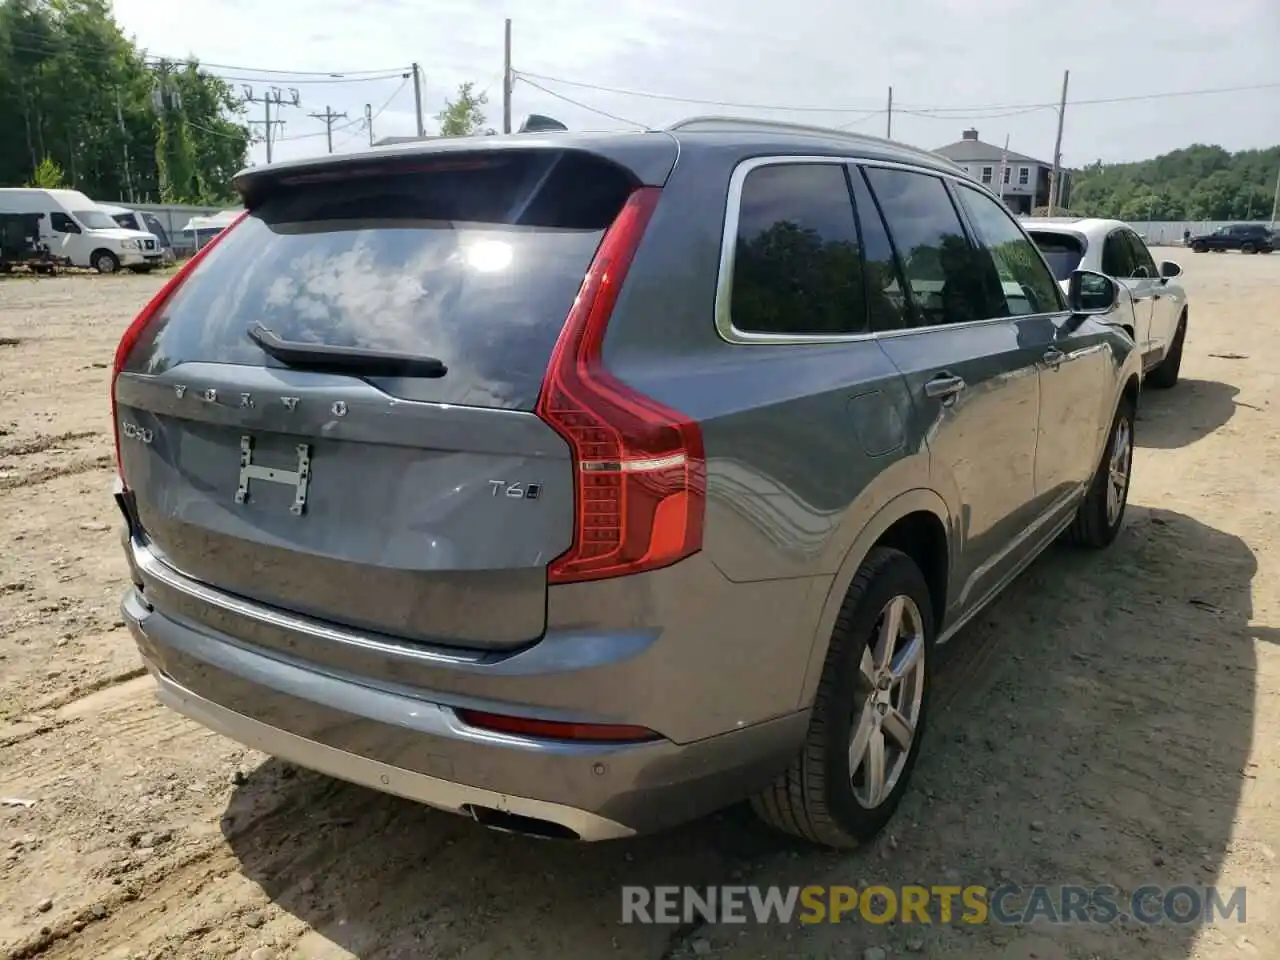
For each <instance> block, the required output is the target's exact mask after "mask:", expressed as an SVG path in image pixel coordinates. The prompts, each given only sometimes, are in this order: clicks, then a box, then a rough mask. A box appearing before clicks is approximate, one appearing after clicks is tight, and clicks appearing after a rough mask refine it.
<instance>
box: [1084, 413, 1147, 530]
mask: <svg viewBox="0 0 1280 960" xmlns="http://www.w3.org/2000/svg"><path fill="white" fill-rule="evenodd" d="M1133 420H1134V405H1133V401H1132V400H1130V399H1129V398H1128V397H1123V398H1121V400H1120V406H1119V407H1118V408H1117V409H1116V415H1115V417H1114V418H1113V419H1112V421H1111V435H1110V436H1109V437H1107V446H1106V448H1105V450H1104V451H1103V454H1102V462H1101V463H1099V464H1098V469H1097V470H1096V471H1095V472H1094V475H1093V480H1092V481H1090V483H1089V491H1088V493H1086V494H1085V498H1084V499H1083V500H1081V501H1080V506H1079V507H1077V508H1076V517H1075V520H1073V521H1072V523H1071V526H1070V528H1069V531H1070V539H1071V542H1072V543H1074V544H1076V545H1077V546H1081V547H1090V548H1092V549H1095V550H1101V549H1102V548H1103V547H1109V546H1110V545H1111V543H1112V541H1114V540H1115V538H1116V534H1118V533H1119V532H1120V525H1121V524H1122V523H1123V522H1124V511H1125V506H1126V505H1127V504H1128V502H1129V478H1130V476H1131V475H1132V473H1133ZM1121 478H1123V480H1122V479H1121ZM1113 494H1114V499H1113V498H1112V497H1113Z"/></svg>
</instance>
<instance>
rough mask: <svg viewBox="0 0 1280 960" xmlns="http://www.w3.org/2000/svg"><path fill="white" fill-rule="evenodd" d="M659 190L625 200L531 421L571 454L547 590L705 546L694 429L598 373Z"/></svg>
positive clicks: (702, 482) (702, 477)
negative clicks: (570, 524)
mask: <svg viewBox="0 0 1280 960" xmlns="http://www.w3.org/2000/svg"><path fill="white" fill-rule="evenodd" d="M660 196H661V191H660V190H659V189H657V188H654V187H644V188H641V189H639V190H636V191H635V192H634V193H632V194H631V196H630V198H629V199H628V200H627V202H626V204H625V205H624V206H623V208H622V211H621V212H620V213H619V214H618V217H617V219H616V220H615V221H614V223H613V225H612V226H611V227H610V228H609V230H608V231H607V232H606V233H605V236H604V239H603V240H602V241H601V243H600V248H599V249H598V250H597V251H596V255H595V257H594V258H593V260H592V262H591V266H590V267H589V268H588V270H587V274H586V277H585V278H584V279H583V281H582V287H581V289H580V290H579V291H578V296H577V299H576V300H575V301H574V304H573V308H572V309H571V310H570V311H569V316H568V318H567V320H566V321H565V325H564V329H563V330H562V331H561V333H560V338H559V340H558V341H557V343H556V347H555V350H554V352H553V353H552V355H551V363H550V366H549V367H548V369H547V376H546V380H545V381H544V383H543V385H542V392H541V394H540V396H539V397H538V406H537V413H538V416H539V417H541V418H542V419H543V420H544V421H546V423H548V424H549V425H550V426H551V427H552V428H553V429H554V430H555V431H556V432H557V433H559V434H560V435H561V436H562V437H564V439H565V440H566V441H568V443H569V446H570V447H571V448H572V450H573V457H574V461H575V471H574V507H575V509H574V514H575V523H574V533H573V545H572V546H571V547H570V548H569V550H568V551H566V552H565V553H564V554H562V555H561V556H560V557H558V558H556V559H555V560H554V561H552V563H551V565H550V567H549V568H548V570H547V577H548V580H549V581H550V582H552V583H573V582H577V581H582V580H599V579H603V578H605V577H619V576H624V575H626V574H631V573H639V572H641V571H644V570H654V569H657V568H659V567H665V566H669V565H670V564H673V563H675V562H676V561H678V560H682V559H684V558H685V557H687V556H689V555H690V554H692V553H696V552H697V551H698V550H700V549H701V548H702V524H703V514H704V512H705V508H706V455H705V454H704V452H703V446H702V433H701V431H700V430H699V429H698V426H697V424H695V423H693V422H692V421H690V420H689V419H688V418H687V417H685V416H683V415H682V414H679V413H677V412H676V411H674V410H671V409H669V408H667V407H665V406H663V405H662V404H660V403H658V402H657V401H655V400H653V399H651V398H649V397H645V396H642V395H641V394H640V393H638V392H636V391H635V390H633V389H631V388H630V387H628V386H626V385H625V384H623V383H621V382H620V381H618V380H617V379H616V378H615V377H613V376H612V375H610V374H609V373H608V371H606V370H605V369H604V365H603V362H602V361H601V348H602V346H603V343H604V334H605V328H606V327H607V326H608V323H609V317H610V315H611V314H612V312H613V308H614V305H615V304H616V303H617V300H618V293H619V291H620V290H621V288H622V284H623V281H625V279H626V276H627V271H628V269H629V268H630V266H631V261H632V259H633V258H634V256H635V252H636V249H637V248H638V247H639V245H640V239H641V237H642V236H643V235H644V230H645V227H646V226H647V225H648V223H649V220H650V218H651V217H652V215H653V211H654V208H655V207H656V206H657V204H658V199H659V197H660Z"/></svg>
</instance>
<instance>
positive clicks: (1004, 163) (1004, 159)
mask: <svg viewBox="0 0 1280 960" xmlns="http://www.w3.org/2000/svg"><path fill="white" fill-rule="evenodd" d="M1008 170H1009V135H1008V134H1007V133H1006V134H1005V135H1004V149H1003V150H1001V151H1000V179H998V180H997V181H996V183H998V184H999V185H1000V189H998V190H997V191H996V194H997V195H998V196H999V197H1000V202H1001V203H1004V204H1006V206H1007V205H1008V204H1007V201H1006V200H1005V198H1004V177H1005V173H1006V172H1007V171H1008Z"/></svg>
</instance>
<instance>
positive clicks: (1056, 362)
mask: <svg viewBox="0 0 1280 960" xmlns="http://www.w3.org/2000/svg"><path fill="white" fill-rule="evenodd" d="M1066 357H1067V355H1066V354H1065V353H1063V352H1062V351H1061V350H1059V349H1058V348H1057V347H1050V348H1049V349H1048V350H1046V351H1045V352H1044V356H1043V357H1041V358H1040V359H1041V361H1042V362H1043V363H1044V365H1045V366H1046V367H1053V369H1055V370H1056V369H1058V367H1059V366H1060V365H1061V364H1062V361H1063V360H1065V359H1066Z"/></svg>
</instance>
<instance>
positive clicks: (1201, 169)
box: [1071, 144, 1280, 220]
mask: <svg viewBox="0 0 1280 960" xmlns="http://www.w3.org/2000/svg"><path fill="white" fill-rule="evenodd" d="M1277 170H1280V146H1276V147H1270V148H1268V149H1266V150H1242V151H1240V152H1239V153H1228V152H1227V151H1226V150H1224V149H1223V148H1222V147H1218V146H1205V145H1203V144H1195V145H1193V146H1190V147H1185V148H1184V149H1181V150H1174V151H1173V152H1172V153H1166V154H1163V155H1162V156H1159V157H1156V158H1155V159H1152V160H1142V161H1139V162H1138V163H1112V164H1103V163H1102V162H1101V161H1099V162H1098V163H1095V164H1091V165H1090V166H1088V167H1085V168H1084V169H1083V170H1076V171H1073V173H1072V178H1073V179H1072V188H1071V206H1072V208H1073V209H1074V210H1076V211H1077V212H1081V213H1084V214H1086V215H1088V216H1097V217H1114V218H1116V219H1119V220H1248V219H1254V220H1258V219H1263V218H1266V217H1268V216H1270V214H1271V202H1272V197H1273V191H1274V189H1275V183H1276V171H1277Z"/></svg>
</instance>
